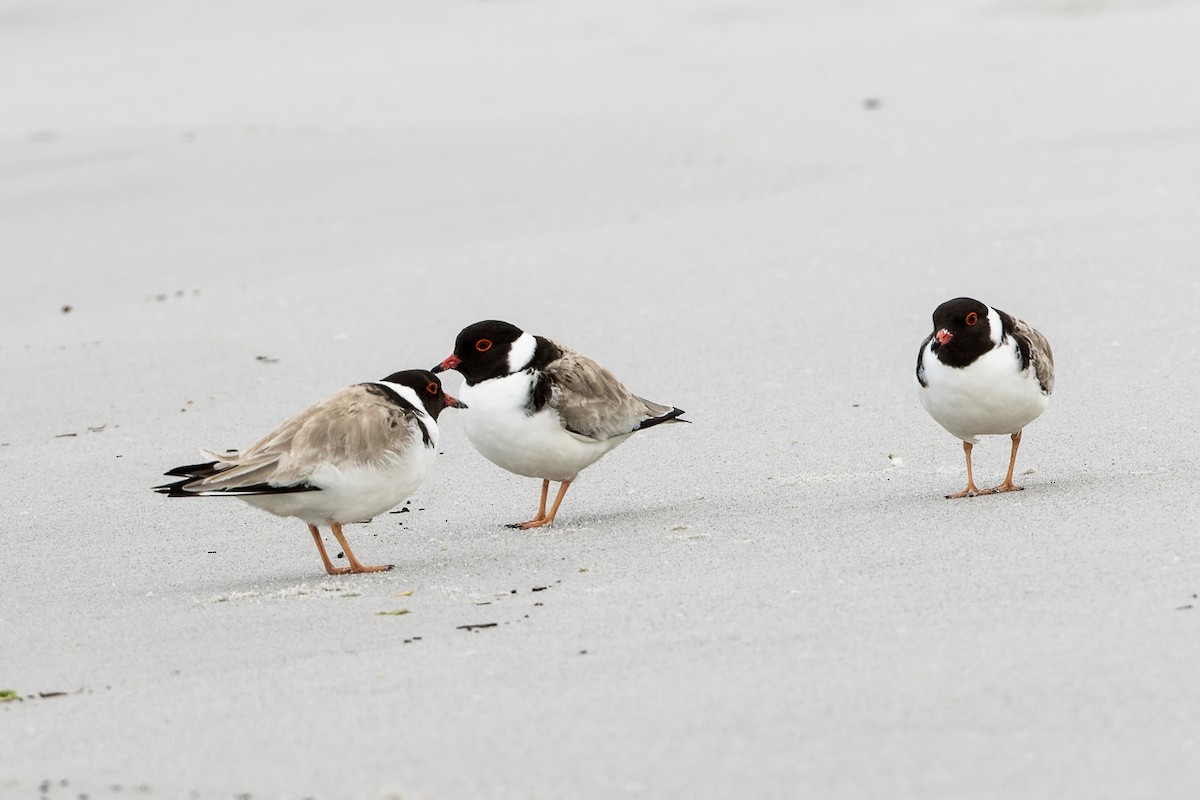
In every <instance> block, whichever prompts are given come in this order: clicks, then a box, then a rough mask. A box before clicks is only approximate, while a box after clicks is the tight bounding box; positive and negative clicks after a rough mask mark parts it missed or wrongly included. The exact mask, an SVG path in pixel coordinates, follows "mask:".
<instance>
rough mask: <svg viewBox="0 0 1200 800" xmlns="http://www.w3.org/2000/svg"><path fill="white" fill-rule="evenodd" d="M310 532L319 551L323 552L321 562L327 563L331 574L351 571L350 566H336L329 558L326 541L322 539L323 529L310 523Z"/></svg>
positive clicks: (326, 567)
mask: <svg viewBox="0 0 1200 800" xmlns="http://www.w3.org/2000/svg"><path fill="white" fill-rule="evenodd" d="M308 532H309V533H311V534H312V537H313V541H314V542H316V543H317V552H319V553H320V554H321V562H322V563H323V564H324V565H325V571H326V572H328V573H329V574H330V575H344V574H346V573H347V572H349V571H350V568H349V567H335V566H334V565H333V562H332V561H330V560H329V554H328V553H326V552H325V543H324V542H322V541H321V531H319V530H317V526H316V525H309V526H308Z"/></svg>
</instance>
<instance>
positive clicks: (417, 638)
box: [413, 636, 421, 642]
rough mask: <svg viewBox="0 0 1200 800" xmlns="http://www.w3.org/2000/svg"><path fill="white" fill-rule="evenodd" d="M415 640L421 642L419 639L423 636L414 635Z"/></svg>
mask: <svg viewBox="0 0 1200 800" xmlns="http://www.w3.org/2000/svg"><path fill="white" fill-rule="evenodd" d="M413 641H414V642H419V641H421V637H420V636H414V637H413Z"/></svg>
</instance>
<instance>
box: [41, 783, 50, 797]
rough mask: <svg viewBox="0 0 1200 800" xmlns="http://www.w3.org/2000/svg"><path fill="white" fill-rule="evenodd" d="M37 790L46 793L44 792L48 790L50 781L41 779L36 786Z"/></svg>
mask: <svg viewBox="0 0 1200 800" xmlns="http://www.w3.org/2000/svg"><path fill="white" fill-rule="evenodd" d="M38 791H39V792H41V793H42V794H46V792H48V791H50V781H42V782H41V784H40V785H39V786H38Z"/></svg>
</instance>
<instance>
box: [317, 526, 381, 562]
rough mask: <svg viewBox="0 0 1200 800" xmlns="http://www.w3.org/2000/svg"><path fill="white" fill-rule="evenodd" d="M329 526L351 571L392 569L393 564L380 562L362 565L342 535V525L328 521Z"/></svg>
mask: <svg viewBox="0 0 1200 800" xmlns="http://www.w3.org/2000/svg"><path fill="white" fill-rule="evenodd" d="M329 527H330V528H332V529H333V535H334V536H336V537H337V540H338V544H340V545H341V546H342V550H343V551H344V552H345V553H346V560H347V561H349V562H350V571H351V572H387V571H388V570H389V569H392V568H393V567H394V566H395V565H394V564H380V565H379V566H375V567H364V566H363V565H362V563H361V562H360V561H359V560H358V559H357V558H355V557H354V551H352V550H351V549H350V543H349V542H347V541H346V537H345V536H343V535H342V526H341V524H340V523H337V522H330V523H329Z"/></svg>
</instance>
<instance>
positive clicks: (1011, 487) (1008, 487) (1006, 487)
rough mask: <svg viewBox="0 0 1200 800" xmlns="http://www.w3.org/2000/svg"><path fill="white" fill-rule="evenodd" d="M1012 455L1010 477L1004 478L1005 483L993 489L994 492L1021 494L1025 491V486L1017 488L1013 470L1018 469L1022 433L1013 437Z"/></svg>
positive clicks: (1009, 460) (1009, 469)
mask: <svg viewBox="0 0 1200 800" xmlns="http://www.w3.org/2000/svg"><path fill="white" fill-rule="evenodd" d="M1012 443H1013V445H1012V455H1011V456H1009V458H1008V475H1006V476H1005V477H1004V483H1002V484H1000V485H999V486H997V487H996V488H995V489H992V490H991V491H993V492H1019V491H1021V490H1022V489H1024V488H1025V487H1024V486H1017V485H1016V484H1015V483H1013V481H1012V476H1013V470H1014V469H1016V467H1017V448H1018V447H1020V446H1021V432H1020V431H1017V432H1016V433H1014V434H1013V435H1012Z"/></svg>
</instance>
